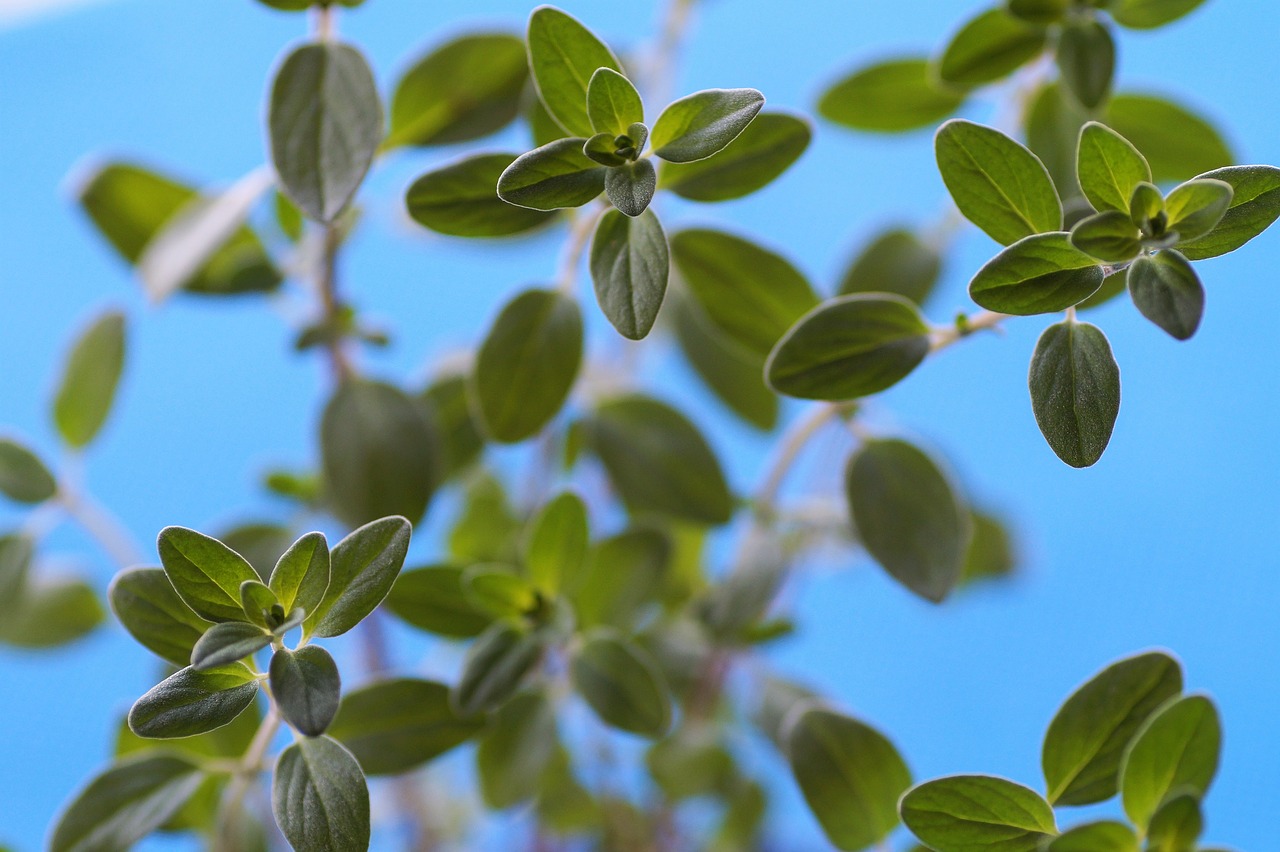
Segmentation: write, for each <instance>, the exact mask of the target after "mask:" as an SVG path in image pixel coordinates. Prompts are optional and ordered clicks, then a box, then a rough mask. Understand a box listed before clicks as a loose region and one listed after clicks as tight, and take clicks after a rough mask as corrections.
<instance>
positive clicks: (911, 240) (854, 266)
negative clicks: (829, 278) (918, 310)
mask: <svg viewBox="0 0 1280 852" xmlns="http://www.w3.org/2000/svg"><path fill="white" fill-rule="evenodd" d="M941 272H942V257H941V256H940V255H939V254H938V252H937V251H935V250H934V249H933V248H932V247H931V246H929V245H927V244H926V243H925V242H924V241H923V240H921V239H920V238H919V237H918V236H916V235H915V234H914V233H912V232H911V231H909V230H907V229H905V228H889V229H888V230H885V231H881V232H880V233H879V234H877V235H876V236H875V237H874V238H873V239H872V240H871V242H869V243H868V244H867V245H866V247H865V248H863V249H862V251H861V252H860V253H859V254H858V256H857V257H856V258H854V259H853V262H852V263H851V264H849V268H848V269H847V270H846V271H845V273H844V276H843V277H842V278H841V279H840V289H839V291H838V293H837V295H840V296H848V295H851V294H853V293H894V294H896V295H899V296H902V297H903V298H905V299H910V300H911V301H913V302H915V303H916V304H917V305H923V304H924V303H925V300H926V299H928V298H929V294H930V293H932V292H933V288H934V285H935V284H937V283H938V275H939V274H940V273H941Z"/></svg>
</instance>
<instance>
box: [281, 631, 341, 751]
mask: <svg viewBox="0 0 1280 852" xmlns="http://www.w3.org/2000/svg"><path fill="white" fill-rule="evenodd" d="M271 694H272V695H274V696H275V699H276V702H277V704H278V705H279V707H280V715H282V716H284V720H285V721H286V722H288V723H289V724H290V725H292V726H293V727H295V728H297V729H298V733H300V734H302V735H303V736H305V737H318V736H320V735H321V734H323V733H324V732H325V729H326V728H328V727H329V723H330V722H332V721H333V717H334V715H335V714H337V712H338V701H339V700H340V699H341V697H342V681H341V679H340V678H339V676H338V665H337V663H335V662H334V661H333V657H331V656H329V652H328V651H326V650H325V649H324V648H321V647H320V646H319V645H308V646H306V647H305V648H299V649H298V650H297V651H290V650H289V649H288V648H280V649H279V650H277V651H276V652H275V653H274V654H272V655H271Z"/></svg>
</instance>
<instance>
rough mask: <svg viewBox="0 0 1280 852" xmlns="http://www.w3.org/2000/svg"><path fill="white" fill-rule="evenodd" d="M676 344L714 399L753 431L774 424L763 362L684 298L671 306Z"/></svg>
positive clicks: (771, 396)
mask: <svg viewBox="0 0 1280 852" xmlns="http://www.w3.org/2000/svg"><path fill="white" fill-rule="evenodd" d="M672 319H673V321H674V328H675V333H676V340H677V341H678V342H679V344H680V349H681V351H683V352H684V356H685V358H686V359H688V361H689V364H690V366H692V367H693V369H694V371H695V372H697V374H698V376H699V378H701V379H702V381H703V382H704V383H705V384H706V386H707V387H708V388H709V389H710V390H711V392H712V393H714V394H715V395H716V397H717V398H718V399H719V400H720V401H721V402H723V403H724V404H725V405H727V406H728V407H729V408H730V409H731V410H732V411H733V412H734V413H735V414H737V415H738V416H739V417H741V418H742V419H743V420H745V421H747V422H748V423H750V424H751V425H752V426H755V427H756V428H757V429H762V430H764V431H770V430H772V429H773V427H774V426H775V425H776V424H777V422H778V398H777V396H776V395H774V393H773V391H771V390H770V389H769V387H768V385H766V384H765V383H764V378H763V376H764V363H765V362H764V358H762V357H761V356H759V355H758V354H756V353H754V352H751V351H749V350H747V349H745V348H744V347H742V346H739V345H738V344H736V343H735V342H734V341H733V340H732V339H731V338H730V337H729V336H728V335H726V334H725V333H724V332H722V331H721V330H720V329H719V328H718V327H716V326H715V325H713V324H712V322H711V320H710V319H709V318H708V317H707V315H706V313H705V312H704V311H703V310H702V308H701V307H699V306H698V305H697V304H696V303H694V302H693V301H692V300H691V299H689V298H687V297H680V298H677V299H675V300H674V301H673V303H672Z"/></svg>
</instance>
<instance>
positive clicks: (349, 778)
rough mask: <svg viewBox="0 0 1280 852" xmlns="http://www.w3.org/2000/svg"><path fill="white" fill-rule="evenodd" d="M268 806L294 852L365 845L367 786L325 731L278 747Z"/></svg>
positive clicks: (335, 851)
mask: <svg viewBox="0 0 1280 852" xmlns="http://www.w3.org/2000/svg"><path fill="white" fill-rule="evenodd" d="M271 810H272V813H274V814H275V818H276V824H277V825H279V826H280V831H281V832H283V834H284V836H285V839H286V840H288V841H289V843H290V844H291V845H292V846H293V848H294V849H297V850H300V852H348V850H350V852H363V850H365V849H368V848H369V831H370V829H369V786H368V784H366V783H365V780H364V773H363V772H361V771H360V764H359V763H357V762H356V759H355V758H354V757H352V756H351V752H349V751H347V750H346V749H345V748H343V747H342V746H341V745H340V744H339V743H338V742H337V741H335V740H332V739H330V738H329V737H317V738H315V739H310V738H308V739H303V740H299V741H298V742H296V743H294V744H293V745H291V746H289V747H288V748H287V749H285V750H284V751H283V752H281V754H280V757H279V759H278V760H277V761H276V769H275V775H274V776H273V778H272V781H271Z"/></svg>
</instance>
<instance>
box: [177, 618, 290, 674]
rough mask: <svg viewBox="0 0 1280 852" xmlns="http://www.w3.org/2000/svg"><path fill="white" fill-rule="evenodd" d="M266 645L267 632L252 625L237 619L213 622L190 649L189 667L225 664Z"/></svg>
mask: <svg viewBox="0 0 1280 852" xmlns="http://www.w3.org/2000/svg"><path fill="white" fill-rule="evenodd" d="M270 644H271V634H270V633H268V632H267V631H266V630H263V629H262V628H261V627H259V626H258V625H256V624H245V623H243V622H240V621H227V622H223V623H222V624H215V625H213V626H212V627H210V628H209V629H208V631H206V632H205V634H204V635H203V636H201V637H200V641H199V642H196V644H195V647H194V648H192V649H191V668H193V669H195V670H196V671H198V672H199V671H207V670H209V669H214V668H218V667H220V666H226V665H229V664H231V663H234V662H236V661H237V660H243V659H244V658H245V657H247V656H249V655H250V654H255V653H257V652H258V651H261V650H262V649H263V648H265V647H267V646H268V645H270Z"/></svg>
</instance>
